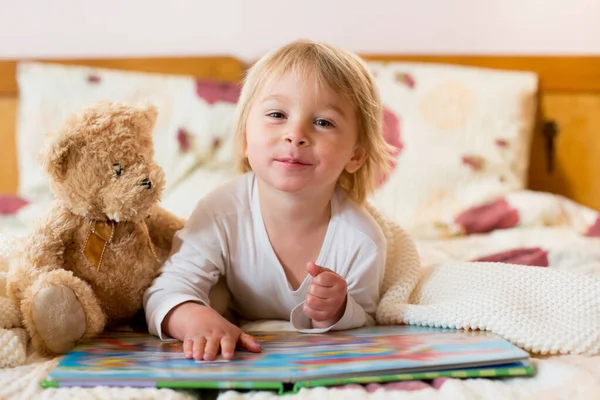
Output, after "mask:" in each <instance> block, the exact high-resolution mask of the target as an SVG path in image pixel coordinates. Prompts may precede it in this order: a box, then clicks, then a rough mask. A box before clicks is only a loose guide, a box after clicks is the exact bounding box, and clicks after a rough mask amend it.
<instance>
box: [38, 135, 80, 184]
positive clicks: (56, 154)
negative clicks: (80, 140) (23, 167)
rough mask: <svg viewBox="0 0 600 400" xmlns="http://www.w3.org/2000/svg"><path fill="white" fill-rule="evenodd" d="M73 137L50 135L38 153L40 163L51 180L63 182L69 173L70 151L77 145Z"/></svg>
mask: <svg viewBox="0 0 600 400" xmlns="http://www.w3.org/2000/svg"><path fill="white" fill-rule="evenodd" d="M74 139H75V138H74V137H72V136H62V135H50V136H48V138H47V141H46V144H45V146H44V148H42V150H41V151H40V152H39V153H38V161H39V163H40V164H41V166H42V168H43V169H44V170H45V171H46V172H47V173H48V175H49V176H50V178H52V179H55V180H58V181H62V180H63V179H64V176H65V173H66V171H67V160H68V156H69V151H70V150H71V149H72V148H73V146H74V145H75V140H74Z"/></svg>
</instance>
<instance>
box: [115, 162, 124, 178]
mask: <svg viewBox="0 0 600 400" xmlns="http://www.w3.org/2000/svg"><path fill="white" fill-rule="evenodd" d="M113 170H114V171H115V175H117V176H121V174H122V173H123V167H121V164H119V163H114V164H113Z"/></svg>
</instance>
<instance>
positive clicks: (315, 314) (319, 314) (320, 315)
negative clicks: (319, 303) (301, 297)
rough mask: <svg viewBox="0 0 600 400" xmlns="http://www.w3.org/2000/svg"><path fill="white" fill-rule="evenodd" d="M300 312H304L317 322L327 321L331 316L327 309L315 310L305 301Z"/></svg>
mask: <svg viewBox="0 0 600 400" xmlns="http://www.w3.org/2000/svg"><path fill="white" fill-rule="evenodd" d="M302 312H304V314H305V315H306V316H307V317H308V318H310V319H312V320H313V321H317V322H321V321H327V320H329V319H330V318H331V315H330V314H331V313H330V312H329V311H320V310H315V309H313V308H311V307H310V306H309V305H307V304H306V303H304V306H303V307H302Z"/></svg>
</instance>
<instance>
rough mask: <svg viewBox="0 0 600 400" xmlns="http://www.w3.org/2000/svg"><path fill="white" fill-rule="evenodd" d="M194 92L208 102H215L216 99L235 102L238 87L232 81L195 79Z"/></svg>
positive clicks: (238, 94)
mask: <svg viewBox="0 0 600 400" xmlns="http://www.w3.org/2000/svg"><path fill="white" fill-rule="evenodd" d="M196 94H197V95H198V96H199V97H201V98H203V99H204V100H206V101H207V102H208V103H209V104H215V103H216V102H218V101H222V102H225V103H232V104H235V103H237V101H238V98H239V96H240V88H239V86H238V84H237V83H234V82H217V81H209V80H206V79H200V80H197V81H196Z"/></svg>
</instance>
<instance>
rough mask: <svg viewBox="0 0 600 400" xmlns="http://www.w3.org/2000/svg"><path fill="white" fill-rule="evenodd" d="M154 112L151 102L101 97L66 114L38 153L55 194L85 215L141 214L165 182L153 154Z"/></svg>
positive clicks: (123, 217)
mask: <svg viewBox="0 0 600 400" xmlns="http://www.w3.org/2000/svg"><path fill="white" fill-rule="evenodd" d="M156 117H157V110H156V108H155V107H153V106H151V105H147V106H141V107H134V106H131V105H126V104H121V103H114V102H108V101H102V102H99V103H97V104H94V105H92V106H90V107H87V108H85V109H83V110H82V111H81V112H80V113H78V114H75V115H73V116H72V117H71V118H69V119H68V120H67V121H66V122H65V123H64V125H63V126H62V127H61V128H60V129H59V130H58V131H57V132H55V133H53V134H52V135H50V136H49V138H48V139H49V140H48V143H47V146H46V148H45V149H44V150H43V151H42V153H41V157H40V161H41V164H42V166H43V168H44V169H45V170H46V172H47V174H48V175H49V178H50V186H51V188H52V190H53V191H54V193H55V195H56V196H57V197H58V198H59V199H60V200H62V201H63V202H65V204H66V205H67V207H69V208H70V210H71V211H72V212H73V213H75V214H78V215H81V216H83V217H87V218H90V219H110V220H113V221H116V222H121V221H138V220H140V219H142V218H144V217H146V216H147V214H148V212H149V210H150V208H151V207H152V206H153V205H154V204H155V203H157V202H158V201H159V200H160V197H161V194H162V191H163V189H164V185H165V177H164V173H163V171H162V169H161V168H160V167H159V166H158V165H156V163H155V162H154V160H153V157H154V145H153V142H152V130H153V128H154V123H155V121H156Z"/></svg>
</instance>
